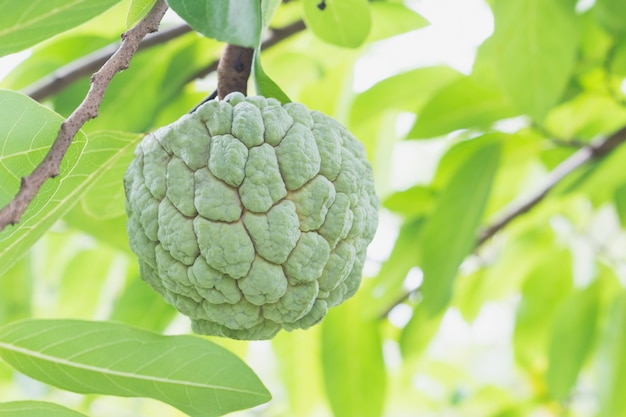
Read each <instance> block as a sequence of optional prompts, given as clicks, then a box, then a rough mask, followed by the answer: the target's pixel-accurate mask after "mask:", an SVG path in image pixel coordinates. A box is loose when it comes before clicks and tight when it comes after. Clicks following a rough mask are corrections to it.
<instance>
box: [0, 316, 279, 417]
mask: <svg viewBox="0 0 626 417" xmlns="http://www.w3.org/2000/svg"><path fill="white" fill-rule="evenodd" d="M0 356H2V358H3V359H4V360H5V361H6V362H8V363H9V364H10V365H12V366H13V367H15V368H16V369H17V370H18V371H20V372H22V373H24V374H26V375H28V376H30V377H31V378H35V379H38V380H40V381H42V382H45V383H47V384H51V385H54V386H57V387H59V388H62V389H65V390H69V391H73V392H78V393H100V394H107V395H117V396H122V397H149V398H154V399H157V400H160V401H163V402H165V403H167V404H170V405H172V406H174V407H176V408H178V409H180V410H182V411H183V412H185V413H187V414H189V415H190V416H192V417H210V416H220V415H223V414H226V413H228V412H231V411H235V410H241V409H244V408H249V407H253V406H255V405H258V404H261V403H264V402H266V401H268V400H269V399H270V398H271V397H270V394H269V392H268V391H267V390H266V389H265V387H264V386H263V384H262V383H261V381H260V380H259V379H258V377H257V376H256V375H255V374H254V373H253V372H252V371H251V370H250V368H248V366H247V365H246V364H245V363H244V362H243V361H242V360H241V359H239V358H238V357H237V356H235V355H234V354H232V353H230V352H229V351H227V350H225V349H224V348H222V347H220V346H218V345H216V344H214V343H211V342H209V341H207V340H205V339H201V338H198V337H194V336H161V335H159V334H156V333H152V332H148V331H145V330H140V329H137V328H133V327H129V326H126V325H123V324H117V323H108V322H90V321H77V320H27V321H21V322H15V323H12V324H9V325H7V326H4V327H2V328H0Z"/></svg>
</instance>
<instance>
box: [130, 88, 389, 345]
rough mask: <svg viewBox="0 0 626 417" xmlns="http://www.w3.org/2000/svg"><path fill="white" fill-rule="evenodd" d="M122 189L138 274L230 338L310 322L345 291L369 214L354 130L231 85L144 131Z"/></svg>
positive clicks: (369, 181) (357, 275)
mask: <svg viewBox="0 0 626 417" xmlns="http://www.w3.org/2000/svg"><path fill="white" fill-rule="evenodd" d="M124 187H125V190H126V210H127V213H128V235H129V240H130V247H131V248H132V250H133V251H134V252H135V253H136V254H137V257H138V259H139V265H140V270H141V276H142V278H143V279H144V280H145V281H147V282H148V284H150V286H151V287H152V288H154V290H156V291H157V292H158V293H159V294H161V295H162V296H163V297H164V299H165V300H166V301H167V302H169V303H171V304H172V305H174V307H176V309H177V310H178V311H180V312H181V313H183V314H185V315H187V316H189V317H190V318H191V320H192V329H193V330H194V331H195V332H196V333H200V334H209V335H220V336H226V337H231V338H236V339H269V338H271V337H273V336H274V335H275V334H276V333H277V332H278V331H279V330H280V329H286V330H293V329H297V328H307V327H310V326H312V325H313V324H315V323H317V322H319V321H320V320H321V319H322V317H324V315H325V314H326V312H327V311H328V308H330V307H332V306H335V305H337V304H339V303H341V302H343V301H344V300H346V299H347V298H348V297H351V296H352V295H353V294H354V293H355V292H356V290H357V288H358V286H359V283H360V281H361V273H362V269H363V263H364V260H365V252H366V249H367V246H368V244H369V243H370V241H371V240H372V238H373V236H374V232H375V231H376V227H377V221H378V218H377V212H378V204H379V203H378V199H377V197H376V195H375V193H374V181H373V176H372V169H371V166H370V164H369V163H368V162H367V160H366V157H365V151H364V148H363V146H362V144H361V143H360V142H359V141H357V139H355V138H354V137H353V136H352V135H351V134H350V133H349V132H348V131H347V130H346V129H345V128H344V127H342V126H341V125H340V124H339V123H338V122H336V121H335V120H333V119H331V118H330V117H328V116H325V115H323V114H321V113H319V112H316V111H310V110H308V109H307V108H306V107H304V106H303V105H301V104H295V103H289V104H285V105H281V104H280V103H279V102H278V101H276V100H274V99H271V98H270V99H266V98H264V97H244V96H243V95H242V94H240V93H232V94H230V95H228V96H227V97H226V98H225V99H224V100H221V101H217V100H213V101H209V102H207V103H205V104H203V105H202V106H201V107H199V108H198V109H197V110H196V111H195V112H194V113H192V114H189V115H185V116H183V117H182V118H181V119H179V120H178V121H176V122H174V123H172V124H171V125H168V126H165V127H163V128H161V129H159V130H157V131H155V132H153V133H151V134H149V135H147V136H146V137H145V138H144V139H143V140H142V141H141V143H140V144H139V145H138V146H137V149H136V151H135V157H134V159H133V161H132V162H131V164H130V166H129V167H128V170H127V172H126V175H125V177H124Z"/></svg>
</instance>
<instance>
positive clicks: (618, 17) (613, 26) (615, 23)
mask: <svg viewBox="0 0 626 417" xmlns="http://www.w3.org/2000/svg"><path fill="white" fill-rule="evenodd" d="M624 10H626V1H624V0H596V3H595V6H594V8H593V11H594V12H595V15H596V19H597V20H598V22H599V23H600V24H601V25H602V26H603V27H604V28H606V29H607V30H609V31H610V32H613V33H615V34H620V35H621V34H623V33H624V32H626V19H624Z"/></svg>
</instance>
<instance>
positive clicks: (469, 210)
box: [420, 135, 500, 315]
mask: <svg viewBox="0 0 626 417" xmlns="http://www.w3.org/2000/svg"><path fill="white" fill-rule="evenodd" d="M493 138H494V137H493V136H490V135H487V136H484V137H482V138H481V139H474V141H476V140H481V141H483V142H484V143H483V145H482V146H480V147H478V148H477V149H476V150H475V151H474V152H473V153H472V154H470V155H467V158H466V159H465V160H464V161H463V162H462V163H461V164H460V165H459V166H458V168H457V169H456V171H455V172H454V174H453V175H452V177H450V179H449V181H448V183H447V185H446V186H445V187H444V188H443V190H442V192H441V194H440V196H439V199H438V201H437V203H436V206H435V208H434V209H433V214H432V216H430V218H429V219H428V220H427V222H426V224H425V225H424V230H423V231H422V234H421V235H420V242H421V248H422V253H421V260H422V262H421V265H420V267H421V268H422V271H423V272H424V283H423V285H422V293H423V295H424V300H423V303H424V308H426V309H427V310H428V311H429V312H430V313H431V314H432V315H435V314H437V313H438V312H440V311H441V310H442V309H443V308H445V306H446V305H447V303H448V301H449V300H450V298H451V296H452V286H453V283H454V278H455V276H456V274H457V270H458V268H459V266H460V265H461V262H463V260H464V259H465V257H466V256H467V255H468V254H469V253H470V252H471V251H472V249H473V248H474V245H475V244H476V238H477V229H478V226H479V225H480V222H481V220H482V215H483V211H484V209H485V206H486V204H487V199H488V198H489V193H490V191H491V185H492V182H493V179H494V176H495V173H496V170H497V168H498V160H499V156H500V144H499V142H497V141H494V140H492V139H493Z"/></svg>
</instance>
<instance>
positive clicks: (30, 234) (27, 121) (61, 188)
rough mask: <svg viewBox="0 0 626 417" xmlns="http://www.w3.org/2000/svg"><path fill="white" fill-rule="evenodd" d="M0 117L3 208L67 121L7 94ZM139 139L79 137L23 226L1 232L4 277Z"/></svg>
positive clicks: (0, 94) (1, 93)
mask: <svg viewBox="0 0 626 417" xmlns="http://www.w3.org/2000/svg"><path fill="white" fill-rule="evenodd" d="M0 112H1V113H2V114H3V117H2V118H1V119H0V149H2V151H1V153H0V205H1V206H4V205H5V204H7V203H8V202H9V201H10V200H11V199H12V198H13V197H14V195H15V194H16V193H17V190H18V189H19V184H20V178H21V177H23V176H25V175H28V174H30V172H31V171H32V170H33V169H34V168H35V167H36V165H37V164H39V162H40V161H41V160H42V159H43V157H44V155H45V154H46V152H47V150H48V148H49V146H50V145H51V144H52V141H53V140H54V138H55V137H56V135H57V131H58V129H59V126H60V124H61V122H62V120H63V119H62V118H61V117H60V116H59V115H57V114H55V113H54V112H52V111H50V110H48V109H47V108H45V107H43V106H41V105H40V104H38V103H36V102H35V101H33V100H31V99H29V98H28V97H26V96H23V95H21V94H19V93H16V92H13V91H6V90H0ZM138 139H139V138H138V136H136V135H130V134H123V133H119V132H100V133H97V134H94V135H92V136H91V137H90V138H89V140H87V139H86V138H85V136H84V135H83V134H82V133H79V134H78V135H77V136H76V138H75V139H74V142H73V143H72V145H71V146H70V148H69V150H68V152H67V154H66V155H65V158H64V160H63V162H62V163H61V173H60V175H59V176H58V177H57V178H55V179H50V180H48V181H46V183H45V184H44V185H43V187H42V188H41V190H40V191H39V194H38V195H37V197H36V198H35V199H34V200H33V202H32V203H31V204H30V206H29V207H28V209H27V210H26V212H25V213H24V216H23V217H22V219H21V221H20V223H19V224H17V225H16V226H9V227H7V228H6V229H5V230H4V231H2V232H1V233H0V274H2V273H3V272H4V271H6V270H7V269H8V268H10V267H11V265H13V264H14V263H15V262H16V261H17V260H18V259H19V258H20V256H21V255H22V254H23V253H24V252H25V251H26V249H28V248H29V247H30V246H31V245H32V244H33V243H34V242H35V241H36V240H37V239H38V238H39V237H41V235H42V234H43V233H44V232H45V231H46V230H47V229H48V228H49V227H50V226H52V224H53V223H54V222H55V221H56V220H57V219H59V218H60V217H61V216H63V214H65V213H66V212H67V211H68V210H69V209H70V208H71V207H72V206H73V205H74V204H75V203H76V202H77V201H78V200H79V197H80V196H81V195H82V194H83V193H84V192H85V191H86V190H87V189H88V187H89V186H90V185H91V184H92V183H93V181H95V180H97V179H98V178H100V177H101V176H103V175H105V174H106V173H107V171H108V169H109V168H110V167H111V166H112V165H113V164H114V163H115V161H116V160H117V159H118V158H119V157H120V156H121V155H124V154H125V152H127V150H128V149H131V148H133V147H134V146H135V145H136V143H137V141H138Z"/></svg>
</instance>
